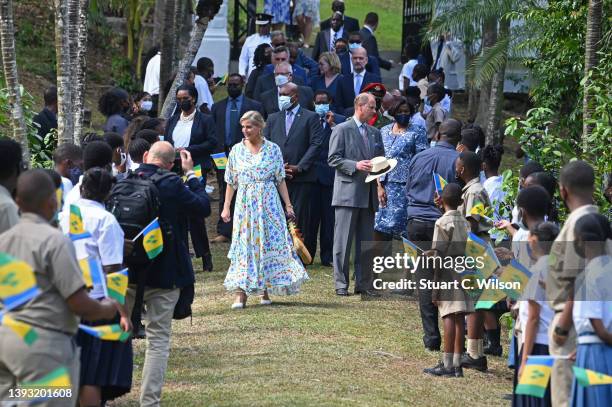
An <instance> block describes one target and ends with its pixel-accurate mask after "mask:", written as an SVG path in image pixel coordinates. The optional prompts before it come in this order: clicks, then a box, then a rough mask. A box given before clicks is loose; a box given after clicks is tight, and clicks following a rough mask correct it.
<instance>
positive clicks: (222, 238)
mask: <svg viewBox="0 0 612 407" xmlns="http://www.w3.org/2000/svg"><path fill="white" fill-rule="evenodd" d="M211 242H212V243H227V242H229V239H228V238H227V237H225V236H223V235H218V236H216V237H215V238H214V239H212V240H211Z"/></svg>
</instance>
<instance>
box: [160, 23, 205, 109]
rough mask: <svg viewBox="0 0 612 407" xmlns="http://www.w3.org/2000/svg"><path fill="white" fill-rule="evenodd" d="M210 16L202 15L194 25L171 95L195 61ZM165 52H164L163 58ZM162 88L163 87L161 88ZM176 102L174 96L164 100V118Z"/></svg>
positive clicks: (171, 88)
mask: <svg viewBox="0 0 612 407" xmlns="http://www.w3.org/2000/svg"><path fill="white" fill-rule="evenodd" d="M208 21H209V18H208V17H201V18H199V19H198V21H196V24H195V26H194V27H193V31H192V33H191V40H190V41H189V45H188V46H187V51H186V52H185V55H184V56H183V59H181V62H180V63H179V67H178V70H177V73H176V77H175V78H174V82H172V86H171V87H170V91H169V92H168V94H169V95H174V94H175V93H176V89H178V87H179V86H181V85H182V84H183V81H184V79H185V75H186V74H187V71H188V70H189V67H190V66H191V63H192V62H193V59H194V58H195V56H196V54H197V53H198V49H199V48H200V43H201V42H202V38H204V33H205V32H206V29H207V28H208ZM163 56H164V54H162V58H163ZM160 90H161V88H160ZM175 104H176V102H175V100H174V98H173V97H168V98H166V100H164V104H163V107H162V110H161V114H160V117H163V118H164V119H168V118H169V117H170V115H171V114H172V111H173V110H174V105H175Z"/></svg>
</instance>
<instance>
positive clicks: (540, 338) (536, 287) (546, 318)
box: [518, 256, 555, 345]
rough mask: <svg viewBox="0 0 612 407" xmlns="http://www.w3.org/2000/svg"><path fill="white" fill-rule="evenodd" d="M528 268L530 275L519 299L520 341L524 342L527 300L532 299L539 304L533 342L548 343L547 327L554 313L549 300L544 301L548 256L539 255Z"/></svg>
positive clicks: (527, 309) (527, 310) (527, 312)
mask: <svg viewBox="0 0 612 407" xmlns="http://www.w3.org/2000/svg"><path fill="white" fill-rule="evenodd" d="M530 270H531V272H532V276H531V278H530V279H529V283H528V284H527V287H525V291H524V292H523V296H522V298H523V299H522V300H521V301H519V318H518V320H519V321H520V323H521V343H525V328H526V326H527V321H528V318H529V302H528V301H527V300H532V301H535V302H537V303H538V305H539V306H540V322H539V324H538V331H537V332H536V337H535V343H539V344H540V345H548V327H549V325H550V321H552V319H553V316H554V315H555V312H554V311H553V309H552V308H551V305H550V302H549V301H546V290H545V289H544V287H545V284H546V274H547V272H548V256H542V257H540V258H539V259H538V261H537V262H536V263H535V265H534V266H533V267H531V269H530Z"/></svg>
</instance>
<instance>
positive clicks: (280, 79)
mask: <svg viewBox="0 0 612 407" xmlns="http://www.w3.org/2000/svg"><path fill="white" fill-rule="evenodd" d="M274 82H275V83H276V86H279V87H280V86H283V85H286V84H288V83H289V78H288V77H287V76H285V75H276V76H275V77H274Z"/></svg>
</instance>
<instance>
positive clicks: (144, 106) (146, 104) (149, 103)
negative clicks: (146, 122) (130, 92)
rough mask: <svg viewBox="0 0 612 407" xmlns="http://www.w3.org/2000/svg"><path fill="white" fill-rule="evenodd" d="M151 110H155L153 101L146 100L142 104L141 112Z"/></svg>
mask: <svg viewBox="0 0 612 407" xmlns="http://www.w3.org/2000/svg"><path fill="white" fill-rule="evenodd" d="M151 109H153V101H151V100H145V101H142V102H140V110H142V111H143V112H148V111H150V110H151Z"/></svg>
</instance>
